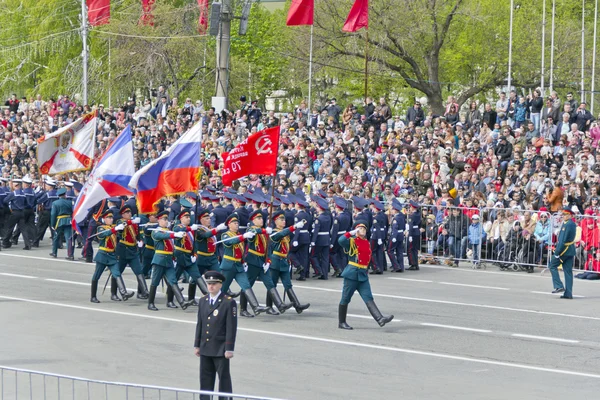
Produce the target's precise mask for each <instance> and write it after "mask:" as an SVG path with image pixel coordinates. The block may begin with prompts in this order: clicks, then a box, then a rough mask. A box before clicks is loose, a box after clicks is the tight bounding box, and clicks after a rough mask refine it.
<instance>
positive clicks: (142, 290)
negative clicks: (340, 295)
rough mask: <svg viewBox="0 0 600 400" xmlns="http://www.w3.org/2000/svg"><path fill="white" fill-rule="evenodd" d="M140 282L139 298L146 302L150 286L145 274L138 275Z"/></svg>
mask: <svg viewBox="0 0 600 400" xmlns="http://www.w3.org/2000/svg"><path fill="white" fill-rule="evenodd" d="M136 278H137V282H138V290H137V298H138V299H142V300H146V299H147V298H148V286H147V285H146V279H145V278H144V275H143V274H139V275H136Z"/></svg>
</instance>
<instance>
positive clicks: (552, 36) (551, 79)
mask: <svg viewBox="0 0 600 400" xmlns="http://www.w3.org/2000/svg"><path fill="white" fill-rule="evenodd" d="M555 14H556V0H552V30H551V31H550V84H549V87H548V90H550V92H552V89H553V87H554V16H555Z"/></svg>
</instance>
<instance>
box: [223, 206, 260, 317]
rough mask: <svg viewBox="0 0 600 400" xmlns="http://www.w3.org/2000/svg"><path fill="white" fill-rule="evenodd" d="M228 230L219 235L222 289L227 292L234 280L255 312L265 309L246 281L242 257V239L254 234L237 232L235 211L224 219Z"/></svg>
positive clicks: (250, 237) (237, 220)
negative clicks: (221, 249)
mask: <svg viewBox="0 0 600 400" xmlns="http://www.w3.org/2000/svg"><path fill="white" fill-rule="evenodd" d="M225 224H227V227H228V228H229V230H228V231H227V232H225V233H223V234H222V235H221V240H222V241H223V247H224V254H223V260H222V261H221V273H222V274H223V275H224V276H225V282H224V283H223V288H222V291H223V293H227V292H228V290H229V286H230V285H231V282H233V280H234V279H235V281H236V282H237V283H238V285H240V287H241V288H242V292H243V293H244V295H245V296H246V299H247V300H248V303H250V306H251V307H252V310H253V311H254V313H255V314H260V313H263V312H265V311H267V307H263V306H260V305H259V304H258V300H256V295H255V294H254V291H253V290H252V287H250V282H248V275H246V271H245V270H244V266H243V264H242V262H243V261H242V258H243V256H244V240H246V239H252V238H254V236H255V235H256V233H254V232H246V233H244V234H243V235H240V234H238V230H239V228H240V222H239V217H238V215H237V213H233V214H231V215H230V216H229V217H227V220H226V221H225Z"/></svg>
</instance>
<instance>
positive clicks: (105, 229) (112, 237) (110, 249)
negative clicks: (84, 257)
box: [94, 225, 117, 265]
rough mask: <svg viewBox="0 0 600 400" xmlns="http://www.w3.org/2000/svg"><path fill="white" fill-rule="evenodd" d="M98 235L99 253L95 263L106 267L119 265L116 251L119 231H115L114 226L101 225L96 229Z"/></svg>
mask: <svg viewBox="0 0 600 400" xmlns="http://www.w3.org/2000/svg"><path fill="white" fill-rule="evenodd" d="M96 233H98V241H99V242H100V245H99V246H98V252H97V253H96V257H95V258H94V261H96V262H97V263H100V264H104V265H114V264H116V263H117V255H116V254H115V250H116V249H117V235H116V233H117V231H116V230H114V226H110V225H100V226H99V227H98V229H96Z"/></svg>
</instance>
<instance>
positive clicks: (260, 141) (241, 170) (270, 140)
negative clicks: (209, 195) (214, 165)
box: [222, 126, 279, 186]
mask: <svg viewBox="0 0 600 400" xmlns="http://www.w3.org/2000/svg"><path fill="white" fill-rule="evenodd" d="M278 151H279V127H278V126H276V127H273V128H269V129H265V130H264V131H260V132H257V133H255V134H253V135H251V136H250V137H248V139H246V140H244V141H243V142H242V143H240V144H238V145H237V146H235V148H234V149H233V150H231V151H230V152H229V153H223V155H222V156H223V176H222V178H223V185H225V186H231V183H232V182H233V181H234V180H235V179H239V178H242V177H244V176H248V175H250V174H257V175H272V176H275V173H276V170H277V152H278Z"/></svg>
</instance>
